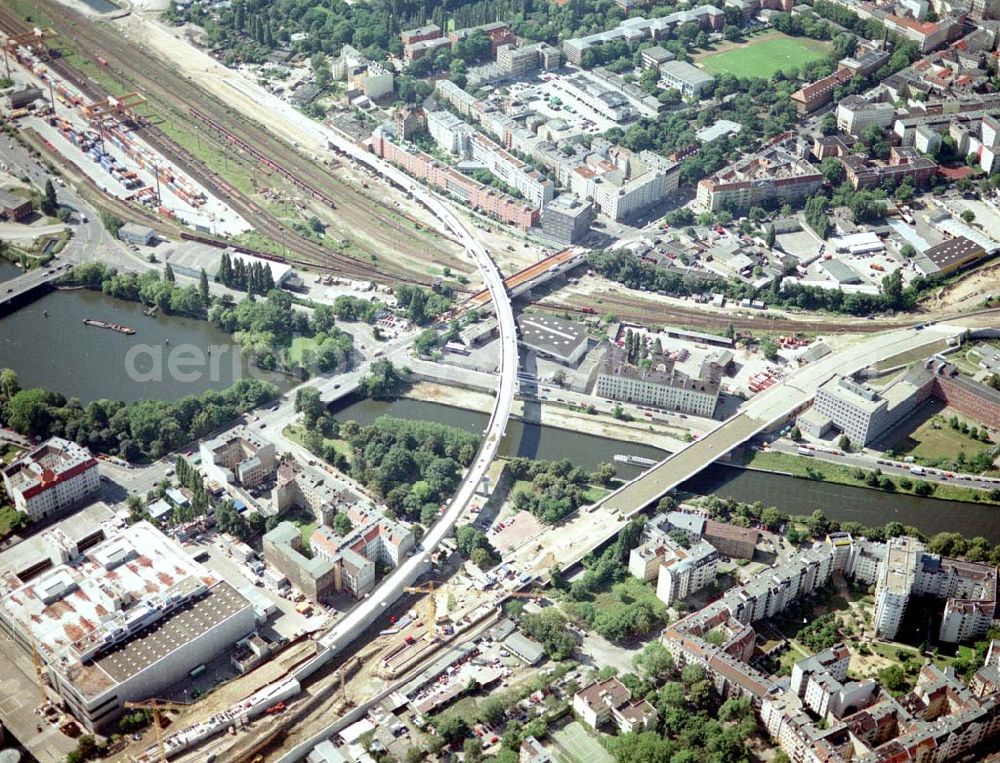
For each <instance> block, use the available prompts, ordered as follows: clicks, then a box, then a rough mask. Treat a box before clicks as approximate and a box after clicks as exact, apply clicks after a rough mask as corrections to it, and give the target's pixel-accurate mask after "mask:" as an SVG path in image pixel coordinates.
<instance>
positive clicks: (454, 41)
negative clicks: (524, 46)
mask: <svg viewBox="0 0 1000 763" xmlns="http://www.w3.org/2000/svg"><path fill="white" fill-rule="evenodd" d="M475 32H480V33H482V34H484V35H485V36H486V37H487V38H488V39H489V41H490V46H491V47H490V58H492V59H496V57H497V51H498V49H499V48H500V47H502V46H504V45H512V44H514V43H515V42H517V38H516V37H515V36H514V32H513V31H512V30H511V28H510V24H508V23H507V22H505V21H493V22H490V23H489V24H480V25H479V26H472V27H465V28H464V29H455V30H453V31H451V32H449V33H448V40H449V41H450V42H451V45H452V48H454V47H455V46H456V45H458V43H460V42H461V41H462V40H464V39H466V38H467V37H468V36H469V35H471V34H473V33H475Z"/></svg>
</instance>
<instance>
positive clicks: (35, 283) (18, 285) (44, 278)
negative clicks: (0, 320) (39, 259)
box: [0, 263, 71, 306]
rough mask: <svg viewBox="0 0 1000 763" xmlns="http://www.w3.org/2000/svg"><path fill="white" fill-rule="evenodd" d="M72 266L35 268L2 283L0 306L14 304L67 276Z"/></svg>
mask: <svg viewBox="0 0 1000 763" xmlns="http://www.w3.org/2000/svg"><path fill="white" fill-rule="evenodd" d="M70 267H71V265H69V263H60V264H58V265H52V266H48V267H40V268H34V269H33V270H29V271H27V272H25V273H22V274H21V275H19V276H18V277H17V278H13V279H11V280H10V281H4V282H3V283H0V306H2V305H6V304H8V303H10V302H13V301H14V300H15V299H18V298H19V297H23V296H24V295H25V294H28V293H30V292H32V291H34V290H35V289H37V288H39V287H42V286H47V285H48V284H50V283H52V282H53V281H55V280H56V279H57V278H60V277H61V276H64V275H66V273H67V271H69V269H70Z"/></svg>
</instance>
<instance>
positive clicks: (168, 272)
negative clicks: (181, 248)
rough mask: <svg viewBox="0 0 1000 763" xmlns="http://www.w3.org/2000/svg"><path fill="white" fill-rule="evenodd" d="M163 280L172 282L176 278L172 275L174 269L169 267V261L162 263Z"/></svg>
mask: <svg viewBox="0 0 1000 763" xmlns="http://www.w3.org/2000/svg"><path fill="white" fill-rule="evenodd" d="M163 280H164V281H166V282H167V283H174V282H175V281H176V280H177V279H176V278H175V277H174V269H173V268H172V267H170V263H169V262H167V263H164V265H163Z"/></svg>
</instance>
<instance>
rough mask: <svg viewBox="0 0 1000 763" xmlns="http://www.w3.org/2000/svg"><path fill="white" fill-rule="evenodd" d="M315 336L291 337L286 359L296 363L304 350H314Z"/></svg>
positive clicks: (300, 358)
mask: <svg viewBox="0 0 1000 763" xmlns="http://www.w3.org/2000/svg"><path fill="white" fill-rule="evenodd" d="M317 344H318V343H317V342H316V337H312V336H296V337H295V338H294V339H292V346H291V347H289V348H288V359H289V360H290V361H291V362H292V363H298V362H300V361H301V360H302V354H303V353H304V352H305V351H306V350H313V351H315V350H316V346H317Z"/></svg>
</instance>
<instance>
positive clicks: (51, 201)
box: [41, 178, 59, 217]
mask: <svg viewBox="0 0 1000 763" xmlns="http://www.w3.org/2000/svg"><path fill="white" fill-rule="evenodd" d="M41 208H42V212H43V213H44V214H46V215H48V216H49V217H51V216H53V215H55V214H56V212H57V211H58V210H59V200H58V199H57V198H56V187H55V186H54V185H52V180H51V178H50V179H48V180H46V181H45V195H44V196H42V203H41Z"/></svg>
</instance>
